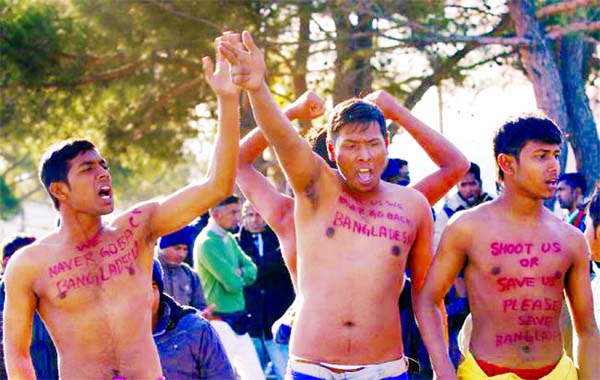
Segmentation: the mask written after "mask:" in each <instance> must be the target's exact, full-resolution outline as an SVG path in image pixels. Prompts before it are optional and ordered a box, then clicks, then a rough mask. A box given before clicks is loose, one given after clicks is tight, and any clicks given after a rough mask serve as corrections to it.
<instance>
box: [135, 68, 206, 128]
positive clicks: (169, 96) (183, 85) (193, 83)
mask: <svg viewBox="0 0 600 380" xmlns="http://www.w3.org/2000/svg"><path fill="white" fill-rule="evenodd" d="M203 81H204V77H202V76H199V77H197V78H194V79H192V80H190V81H183V82H180V83H179V84H177V85H175V86H174V87H173V88H171V89H170V90H169V91H168V92H167V93H165V94H163V95H161V96H160V97H159V98H158V99H157V100H156V102H155V103H154V104H153V105H152V106H151V107H150V109H149V110H148V111H147V112H146V113H145V115H144V118H143V119H144V120H150V118H152V116H154V115H155V114H156V111H158V110H159V109H160V108H162V107H163V106H164V105H165V104H167V103H168V102H169V101H171V100H173V99H174V98H176V97H178V96H179V95H182V94H184V93H186V92H188V91H190V90H192V89H193V88H195V87H197V86H198V85H199V84H200V83H202V82H203Z"/></svg>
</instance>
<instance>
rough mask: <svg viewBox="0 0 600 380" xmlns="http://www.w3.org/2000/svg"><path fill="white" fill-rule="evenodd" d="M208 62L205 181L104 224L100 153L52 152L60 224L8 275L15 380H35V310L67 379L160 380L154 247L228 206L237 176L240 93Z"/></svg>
mask: <svg viewBox="0 0 600 380" xmlns="http://www.w3.org/2000/svg"><path fill="white" fill-rule="evenodd" d="M229 37H230V36H229V35H224V36H223V37H222V38H229ZM233 37H234V38H235V36H233ZM202 63H203V69H204V74H205V76H206V80H207V82H208V83H209V85H210V86H211V87H212V89H213V91H214V92H215V93H216V95H217V98H218V101H219V111H218V112H219V127H218V132H217V140H216V146H215V151H214V152H213V156H212V157H211V162H210V164H209V168H208V172H207V174H206V176H205V177H204V179H203V180H201V181H199V182H198V183H195V184H190V185H188V186H186V187H184V188H182V189H180V190H179V191H177V192H175V193H173V194H172V195H170V196H168V197H166V198H164V199H162V200H158V201H148V202H144V203H140V204H138V205H136V206H134V207H133V208H131V209H129V210H127V211H125V212H124V213H122V214H120V215H118V216H117V217H116V218H115V219H114V221H113V222H111V223H104V222H103V221H102V215H106V214H109V213H111V212H112V211H113V191H112V184H111V176H110V172H109V170H108V164H107V162H106V161H105V160H104V158H103V157H102V156H101V155H100V153H99V152H98V150H96V148H95V147H94V145H93V144H92V143H90V142H89V141H86V140H69V141H63V142H61V143H59V144H56V145H54V146H52V147H51V148H50V149H49V150H48V151H47V152H46V153H45V155H44V157H43V158H42V161H41V165H40V177H41V180H42V183H43V184H44V186H45V187H46V189H47V190H48V193H49V194H50V197H51V198H52V200H53V202H54V205H55V207H56V209H57V210H58V212H59V213H60V218H61V224H60V227H59V228H58V229H57V230H56V231H54V232H52V233H51V234H49V235H48V236H46V237H45V238H43V239H41V240H39V241H38V242H36V243H34V244H33V245H31V246H29V247H27V248H25V249H23V250H22V251H20V252H19V253H18V254H16V255H15V256H14V257H13V258H12V260H11V262H10V264H9V265H8V268H7V271H6V276H5V281H6V292H7V299H6V308H5V311H6V313H5V314H4V332H5V335H4V347H5V353H6V358H5V359H6V367H7V370H8V377H9V378H10V379H19V380H22V379H35V373H34V369H33V366H32V364H31V357H30V354H29V343H30V340H31V319H32V316H33V313H34V311H35V310H36V309H37V310H38V311H39V313H40V315H41V317H42V318H43V320H44V323H45V324H46V326H47V327H48V330H49V331H50V334H51V335H52V338H53V340H54V343H55V344H56V348H57V350H58V354H59V358H60V361H59V362H60V369H59V371H60V377H61V378H62V379H102V380H105V379H113V380H117V379H119V380H123V379H127V380H131V379H140V380H154V379H162V378H163V377H162V371H161V367H160V361H159V357H158V353H157V350H156V346H155V345H154V342H153V339H152V329H151V320H152V318H151V317H152V315H151V307H150V305H151V301H152V293H151V291H150V290H151V287H150V283H151V276H152V255H153V249H154V242H155V240H156V239H157V238H158V237H159V236H162V235H166V234H168V233H170V232H173V231H175V230H178V229H180V228H181V227H183V226H184V225H186V224H188V223H189V222H190V221H192V220H193V219H194V218H196V217H197V216H198V215H201V214H202V213H204V212H205V211H206V210H207V209H208V208H209V207H210V206H212V205H215V204H216V203H218V202H219V201H220V200H222V199H224V198H225V197H227V196H228V195H229V194H230V193H231V192H232V190H233V185H234V177H235V170H236V167H237V152H238V140H239V111H238V97H239V90H238V89H237V87H235V86H234V85H233V84H232V83H231V78H230V72H229V64H228V63H227V62H226V61H224V60H223V59H222V58H221V57H220V56H219V54H217V62H216V69H215V70H214V72H213V69H214V68H213V64H212V62H211V60H210V59H209V58H208V57H206V58H204V59H203V61H202Z"/></svg>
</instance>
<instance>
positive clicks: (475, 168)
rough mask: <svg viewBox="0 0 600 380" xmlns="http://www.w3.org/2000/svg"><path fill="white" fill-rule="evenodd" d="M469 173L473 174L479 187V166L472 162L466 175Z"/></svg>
mask: <svg viewBox="0 0 600 380" xmlns="http://www.w3.org/2000/svg"><path fill="white" fill-rule="evenodd" d="M469 173H471V174H473V177H475V180H476V181H477V182H479V184H480V185H481V169H480V168H479V165H477V164H476V163H474V162H471V166H469V171H468V172H467V174H469Z"/></svg>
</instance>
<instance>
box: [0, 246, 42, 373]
mask: <svg viewBox="0 0 600 380" xmlns="http://www.w3.org/2000/svg"><path fill="white" fill-rule="evenodd" d="M25 250H27V248H23V251H25ZM23 253H25V252H20V253H18V254H15V255H14V256H13V257H12V258H11V260H10V262H9V264H8V267H7V269H6V273H5V275H4V281H5V289H6V301H5V304H4V322H3V323H4V325H3V330H4V355H5V356H4V361H5V365H6V372H7V374H8V378H9V379H19V380H21V379H35V378H36V377H35V370H34V367H33V362H32V361H31V354H30V351H29V346H30V345H31V325H32V320H33V313H34V312H35V307H36V304H37V297H36V296H35V294H34V293H33V288H32V287H33V280H34V278H33V276H32V269H31V268H32V267H34V265H31V263H27V262H25V261H26V260H23V259H24V258H25V257H23Z"/></svg>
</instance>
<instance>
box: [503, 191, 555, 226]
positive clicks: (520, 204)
mask: <svg viewBox="0 0 600 380" xmlns="http://www.w3.org/2000/svg"><path fill="white" fill-rule="evenodd" d="M498 201H499V203H501V204H504V205H506V208H507V209H509V213H510V214H512V215H514V216H519V217H520V218H532V219H537V218H539V217H540V216H541V215H542V212H543V210H544V200H543V199H541V198H540V199H536V198H532V197H528V196H526V195H523V194H520V193H518V192H516V191H511V190H510V189H505V190H504V191H503V192H502V193H501V194H500V196H499V197H498Z"/></svg>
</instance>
